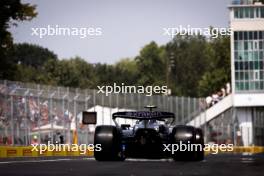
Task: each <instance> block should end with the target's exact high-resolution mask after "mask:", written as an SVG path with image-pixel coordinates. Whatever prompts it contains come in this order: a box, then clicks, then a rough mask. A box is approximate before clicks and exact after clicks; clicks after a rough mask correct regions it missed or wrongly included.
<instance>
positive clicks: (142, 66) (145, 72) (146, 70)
mask: <svg viewBox="0 0 264 176" xmlns="http://www.w3.org/2000/svg"><path fill="white" fill-rule="evenodd" d="M163 50H164V48H163V47H159V46H158V45H157V44H156V43H155V42H151V43H150V44H148V45H146V46H145V47H144V48H143V49H142V50H141V51H140V55H139V56H137V57H136V58H135V60H136V62H137V67H138V72H139V74H140V75H139V80H138V84H139V85H144V86H146V85H160V84H163V85H164V84H166V82H165V79H166V72H165V71H166V64H165V59H166V58H163V57H162V56H164V51H163Z"/></svg>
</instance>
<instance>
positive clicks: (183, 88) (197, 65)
mask: <svg viewBox="0 0 264 176" xmlns="http://www.w3.org/2000/svg"><path fill="white" fill-rule="evenodd" d="M206 46H207V42H206V38H205V37H204V36H180V35H178V36H176V37H175V38H174V39H173V40H172V41H171V42H169V43H168V44H167V45H166V52H167V57H168V58H169V59H170V62H172V65H171V73H170V82H171V83H170V85H171V88H172V93H173V94H174V95H175V94H176V95H181V96H197V94H198V91H197V86H198V81H199V80H200V79H201V77H202V74H203V73H204V72H205V71H206V69H207V68H206V67H207V64H208V58H207V56H206V54H205V48H206Z"/></svg>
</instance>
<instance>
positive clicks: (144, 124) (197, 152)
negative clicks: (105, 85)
mask: <svg viewBox="0 0 264 176" xmlns="http://www.w3.org/2000/svg"><path fill="white" fill-rule="evenodd" d="M147 108H149V111H133V112H131V111H127V112H116V113H113V115H112V119H113V121H114V123H115V126H111V125H99V126H97V127H96V129H95V134H94V145H98V144H99V145H101V150H100V151H94V157H95V159H96V160H97V161H123V160H125V158H127V157H130V158H149V159H161V158H173V159H174V160H175V161H177V160H185V161H201V160H203V159H204V150H203V147H204V139H203V133H202V130H201V129H199V128H195V127H192V126H186V125H178V126H172V125H171V124H173V122H174V119H175V116H174V114H173V113H170V112H161V111H152V109H153V108H155V107H154V106H148V107H147ZM87 113H88V112H87ZM95 118H96V117H94V116H91V115H89V114H88V115H83V123H84V124H92V123H93V124H94V123H96V119H95ZM118 118H123V119H132V120H134V121H135V124H134V125H133V126H131V125H130V124H121V125H119V124H118V123H117V119H118Z"/></svg>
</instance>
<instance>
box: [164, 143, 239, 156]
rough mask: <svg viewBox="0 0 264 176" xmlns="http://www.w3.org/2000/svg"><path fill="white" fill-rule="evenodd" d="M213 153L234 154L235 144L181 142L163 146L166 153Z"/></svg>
mask: <svg viewBox="0 0 264 176" xmlns="http://www.w3.org/2000/svg"><path fill="white" fill-rule="evenodd" d="M202 150H203V151H205V152H211V153H212V154H217V153H219V152H232V151H233V150H234V144H220V145H218V144H204V145H202V144H192V143H190V141H188V142H187V143H183V142H182V141H180V142H179V143H177V144H163V151H164V152H171V154H174V153H175V152H185V151H188V152H199V151H202Z"/></svg>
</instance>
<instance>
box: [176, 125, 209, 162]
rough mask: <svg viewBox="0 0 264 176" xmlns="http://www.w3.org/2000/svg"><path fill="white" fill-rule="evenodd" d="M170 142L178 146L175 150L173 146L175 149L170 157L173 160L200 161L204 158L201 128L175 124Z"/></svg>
mask: <svg viewBox="0 0 264 176" xmlns="http://www.w3.org/2000/svg"><path fill="white" fill-rule="evenodd" d="M171 142H172V144H176V145H177V146H178V148H177V151H176V146H175V147H174V149H175V151H174V153H172V158H173V159H174V160H175V161H201V160H203V159H204V151H203V145H204V142H203V134H202V130H200V129H196V128H195V127H192V126H184V125H181V126H176V127H174V128H173V130H172V133H171ZM193 144H195V145H193ZM197 144H198V145H197ZM172 150H173V149H172ZM184 150H185V151H184Z"/></svg>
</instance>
